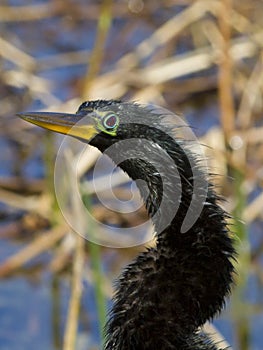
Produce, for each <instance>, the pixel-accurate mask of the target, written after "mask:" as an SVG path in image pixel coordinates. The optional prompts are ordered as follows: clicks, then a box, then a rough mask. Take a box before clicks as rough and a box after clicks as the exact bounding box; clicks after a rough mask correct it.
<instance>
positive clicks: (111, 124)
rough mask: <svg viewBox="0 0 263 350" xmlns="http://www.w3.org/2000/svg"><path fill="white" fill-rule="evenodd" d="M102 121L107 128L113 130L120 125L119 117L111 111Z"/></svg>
mask: <svg viewBox="0 0 263 350" xmlns="http://www.w3.org/2000/svg"><path fill="white" fill-rule="evenodd" d="M102 123H103V126H104V128H105V129H107V130H113V129H114V128H115V127H116V126H117V125H118V118H117V116H116V115H115V114H114V113H109V114H107V115H106V116H105V117H104V118H103V120H102Z"/></svg>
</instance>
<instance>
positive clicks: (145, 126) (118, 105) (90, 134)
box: [18, 100, 159, 151]
mask: <svg viewBox="0 0 263 350" xmlns="http://www.w3.org/2000/svg"><path fill="white" fill-rule="evenodd" d="M18 116H19V117H21V118H22V119H24V120H26V121H28V122H31V123H33V124H36V125H38V126H40V127H42V128H45V129H48V130H52V131H55V132H58V133H61V134H66V135H69V136H72V137H75V138H77V139H79V140H81V141H83V142H86V143H88V144H90V145H92V146H95V147H97V148H98V149H99V150H101V151H104V150H105V149H106V148H107V147H109V146H111V145H112V144H113V143H115V142H117V141H120V140H126V139H129V138H133V137H135V136H136V137H137V138H138V139H139V138H148V137H147V134H149V132H150V131H151V130H150V129H151V128H154V127H155V126H157V125H158V123H159V121H158V120H157V119H158V116H157V115H153V114H152V113H151V112H150V110H149V109H147V108H145V107H143V106H141V105H138V104H135V103H129V102H121V101H118V100H108V101H105V100H96V101H88V102H83V103H82V104H81V105H80V107H79V108H78V110H77V112H76V113H75V114H70V113H50V112H26V113H19V114H18Z"/></svg>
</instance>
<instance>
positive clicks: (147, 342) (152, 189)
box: [19, 100, 235, 350]
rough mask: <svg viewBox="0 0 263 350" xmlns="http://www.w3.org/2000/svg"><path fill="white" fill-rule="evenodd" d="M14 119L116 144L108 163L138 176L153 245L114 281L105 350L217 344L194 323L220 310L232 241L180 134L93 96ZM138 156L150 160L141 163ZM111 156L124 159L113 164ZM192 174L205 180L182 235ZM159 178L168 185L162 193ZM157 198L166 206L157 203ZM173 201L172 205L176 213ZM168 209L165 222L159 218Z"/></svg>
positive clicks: (158, 119)
mask: <svg viewBox="0 0 263 350" xmlns="http://www.w3.org/2000/svg"><path fill="white" fill-rule="evenodd" d="M19 116H20V117H22V118H23V119H25V120H27V121H29V122H31V123H34V124H36V125H39V126H41V127H43V128H46V129H49V130H53V131H56V132H59V133H62V134H68V135H71V136H73V137H75V138H78V139H80V140H81V141H83V142H86V143H88V144H90V145H92V146H94V147H97V148H98V149H99V150H100V151H101V152H106V151H107V148H108V147H110V146H112V145H116V151H115V152H113V153H111V158H112V160H113V161H114V162H115V163H116V164H117V165H118V166H119V167H120V168H121V169H123V170H124V171H125V172H126V173H127V174H128V175H129V176H130V177H131V178H132V179H133V180H137V179H142V180H144V181H141V182H138V187H139V190H140V192H141V195H142V198H143V200H144V202H145V206H146V209H147V211H148V213H149V216H150V217H151V218H152V220H153V224H154V226H155V229H156V246H155V247H153V248H149V249H147V250H146V251H145V252H142V253H141V254H139V256H138V257H137V258H136V259H135V260H134V261H133V262H132V263H131V264H130V265H128V266H127V268H126V269H125V270H124V272H123V273H122V275H121V277H120V279H119V280H118V284H117V290H116V293H115V296H114V302H113V307H112V310H111V313H110V317H109V321H108V323H107V325H106V342H105V350H155V349H156V350H168V349H176V350H187V349H191V350H193V349H195V350H198V349H210V350H216V349H218V348H219V347H220V344H219V345H218V344H215V343H213V342H212V341H211V340H210V339H209V337H208V336H207V335H205V334H203V333H202V332H201V331H200V327H201V326H202V325H203V324H204V323H205V322H206V321H207V320H211V318H213V316H214V315H216V314H217V313H219V312H220V310H221V309H222V307H223V305H224V300H225V297H226V296H227V295H228V294H229V292H230V287H231V283H232V277H233V264H232V262H233V258H234V255H235V250H234V248H233V240H232V238H231V235H230V234H229V231H228V229H227V226H226V217H227V215H226V213H225V212H224V210H223V209H221V207H220V206H219V205H218V196H217V195H216V193H215V192H214V190H213V186H212V185H211V184H210V183H209V182H208V180H207V179H206V178H205V174H204V172H203V170H202V166H201V165H200V164H199V162H198V160H195V156H193V155H192V154H191V152H190V151H189V149H187V147H184V142H183V141H182V140H181V139H180V138H178V139H176V137H175V138H173V137H171V133H170V131H171V124H168V123H166V121H165V118H164V115H162V114H160V113H155V112H154V109H149V108H146V107H143V106H141V105H139V104H136V103H129V102H121V101H115V100H109V101H104V100H97V101H89V102H84V103H82V105H81V106H80V107H79V109H78V111H77V113H76V114H66V113H47V112H39V113H35V112H32V113H22V114H19ZM160 125H162V127H161V128H159V126H160ZM174 128H175V129H176V125H175V126H174ZM165 130H167V132H165ZM129 139H133V140H134V139H136V144H137V145H138V150H139V151H138V155H137V157H136V156H134V153H133V156H132V157H130V158H129V147H128V148H127V144H126V146H125V147H123V145H122V143H121V142H120V141H124V140H129ZM128 144H129V143H128ZM118 145H120V146H118ZM131 147H134V146H132V143H131ZM130 151H132V150H130ZM124 153H125V154H124ZM145 153H147V154H150V155H151V157H150V158H151V159H154V161H153V162H151V160H149V162H148V161H147V157H145ZM120 155H122V156H123V157H122V158H120V157H119V156H120ZM165 155H166V156H168V157H169V158H170V159H171V160H172V162H170V163H169V165H168V166H167V163H166V162H165V161H162V158H163V157H164V156H165ZM118 159H124V160H122V161H121V162H120V163H119V160H118ZM158 160H159V164H157V163H156V162H158ZM154 162H155V163H154ZM118 163H119V164H118ZM193 164H194V166H193ZM193 168H194V170H195V171H193ZM194 174H195V176H197V177H199V178H202V179H204V180H205V181H206V183H207V189H206V191H205V196H204V198H203V201H202V203H199V204H200V205H201V210H200V214H199V216H198V218H197V220H196V221H195V222H194V223H193V225H192V226H191V227H190V228H188V229H187V230H186V231H185V232H183V231H182V230H181V227H182V224H183V221H184V218H185V217H186V215H187V212H188V210H189V206H190V203H191V199H192V197H193V196H194V195H195V194H194V186H193V181H194ZM196 174H197V175H196ZM163 181H165V182H166V184H167V183H168V188H169V190H168V194H167V193H166V191H165V190H164V183H163ZM145 183H147V185H148V189H147V188H146V187H145ZM169 184H173V186H172V185H171V186H170V187H169ZM178 188H180V191H181V193H180V195H179V196H178V193H179V192H178ZM165 196H166V197H167V196H168V197H169V198H165ZM163 197H164V199H166V200H167V203H168V204H167V205H166V207H165V208H161V202H162V200H163ZM173 203H177V204H178V205H177V207H176V208H177V210H176V211H175V212H174V207H173ZM160 208H161V209H160ZM171 208H172V209H171ZM167 213H168V214H169V215H170V220H169V222H166V223H165V220H166V217H169V215H168V216H167V215H166V214H167ZM171 214H173V216H172V217H171ZM163 218H165V219H164V220H163Z"/></svg>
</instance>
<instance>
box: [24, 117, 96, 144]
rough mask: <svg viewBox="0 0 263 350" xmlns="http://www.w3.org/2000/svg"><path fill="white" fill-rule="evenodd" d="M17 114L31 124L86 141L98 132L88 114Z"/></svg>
mask: <svg viewBox="0 0 263 350" xmlns="http://www.w3.org/2000/svg"><path fill="white" fill-rule="evenodd" d="M18 116H19V117H20V118H22V119H24V120H26V121H28V122H30V123H32V124H36V125H38V126H41V127H42V128H44V129H48V130H52V131H55V132H58V133H60V134H66V135H70V136H73V137H76V138H79V139H82V140H85V141H86V142H88V141H89V140H91V139H92V138H93V137H94V136H95V135H97V134H98V131H97V129H96V128H95V124H94V119H93V118H91V116H88V115H81V114H68V113H49V112H28V113H19V114H18Z"/></svg>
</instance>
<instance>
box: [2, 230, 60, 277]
mask: <svg viewBox="0 0 263 350" xmlns="http://www.w3.org/2000/svg"><path fill="white" fill-rule="evenodd" d="M66 234H67V227H66V226H65V225H63V226H62V225H61V226H58V227H56V228H54V229H52V230H49V231H47V232H45V233H43V234H42V235H41V236H39V237H37V238H35V239H34V240H33V242H32V243H30V244H28V245H27V246H26V247H25V248H23V249H21V250H20V251H19V252H18V253H16V254H14V255H13V256H11V257H10V258H8V259H7V260H5V261H4V262H3V263H2V264H1V265H0V277H6V276H8V275H9V274H11V273H12V272H14V271H15V270H16V269H18V268H20V267H22V266H23V265H24V264H25V263H26V262H28V261H29V260H31V259H33V258H34V257H36V256H37V255H39V254H41V253H43V252H44V251H46V250H48V249H50V248H52V247H53V246H54V245H55V244H56V243H57V242H58V241H59V240H60V239H61V238H62V237H64V236H65V235H66Z"/></svg>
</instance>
